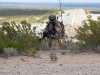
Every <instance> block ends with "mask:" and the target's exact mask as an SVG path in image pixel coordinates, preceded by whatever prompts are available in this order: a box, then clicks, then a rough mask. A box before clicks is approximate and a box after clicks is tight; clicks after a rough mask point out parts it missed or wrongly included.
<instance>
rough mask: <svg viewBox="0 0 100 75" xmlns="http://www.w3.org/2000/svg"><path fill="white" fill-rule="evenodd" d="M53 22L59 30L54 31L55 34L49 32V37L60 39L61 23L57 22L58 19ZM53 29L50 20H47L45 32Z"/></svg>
mask: <svg viewBox="0 0 100 75" xmlns="http://www.w3.org/2000/svg"><path fill="white" fill-rule="evenodd" d="M55 24H56V26H57V27H58V28H59V31H57V32H54V33H56V34H55V35H52V34H51V37H53V38H55V39H60V38H61V29H62V28H61V24H60V23H59V21H57V20H55ZM52 29H53V25H52V23H51V22H48V24H47V25H46V28H45V32H48V31H49V30H52Z"/></svg>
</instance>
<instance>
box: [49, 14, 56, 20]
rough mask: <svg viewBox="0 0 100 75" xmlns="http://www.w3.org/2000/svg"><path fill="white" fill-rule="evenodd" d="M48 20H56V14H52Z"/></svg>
mask: <svg viewBox="0 0 100 75" xmlns="http://www.w3.org/2000/svg"><path fill="white" fill-rule="evenodd" d="M48 18H49V20H55V19H56V16H55V15H54V14H50V15H49V17H48Z"/></svg>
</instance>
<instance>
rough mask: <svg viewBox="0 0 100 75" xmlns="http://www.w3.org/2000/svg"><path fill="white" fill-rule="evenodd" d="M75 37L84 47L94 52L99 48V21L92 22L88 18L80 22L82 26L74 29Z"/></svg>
mask: <svg viewBox="0 0 100 75" xmlns="http://www.w3.org/2000/svg"><path fill="white" fill-rule="evenodd" d="M76 32H77V37H76V39H78V40H79V42H81V43H82V44H84V46H87V47H88V48H91V49H92V50H96V48H97V47H98V46H100V19H99V18H98V19H97V21H96V20H92V19H91V17H89V18H88V19H87V20H85V21H83V22H82V26H80V27H78V28H77V29H76Z"/></svg>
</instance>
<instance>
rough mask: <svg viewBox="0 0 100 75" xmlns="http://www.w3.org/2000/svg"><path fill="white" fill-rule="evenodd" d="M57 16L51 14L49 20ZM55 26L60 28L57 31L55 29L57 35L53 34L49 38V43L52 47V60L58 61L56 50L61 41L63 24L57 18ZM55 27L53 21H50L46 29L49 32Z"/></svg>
mask: <svg viewBox="0 0 100 75" xmlns="http://www.w3.org/2000/svg"><path fill="white" fill-rule="evenodd" d="M52 17H53V18H52ZM51 18H52V19H54V18H55V15H50V16H49V20H51ZM54 22H55V26H56V27H57V28H59V32H58V31H57V32H56V31H54V33H55V35H53V34H51V35H50V37H49V38H48V45H49V47H50V59H51V61H56V60H57V56H56V50H57V47H58V43H59V42H58V41H59V38H60V35H59V33H60V31H61V30H60V28H61V25H60V23H59V22H58V21H57V20H56V19H55V21H54ZM52 28H53V25H52V22H51V21H50V22H49V24H48V25H47V26H46V28H45V31H46V32H48V30H52Z"/></svg>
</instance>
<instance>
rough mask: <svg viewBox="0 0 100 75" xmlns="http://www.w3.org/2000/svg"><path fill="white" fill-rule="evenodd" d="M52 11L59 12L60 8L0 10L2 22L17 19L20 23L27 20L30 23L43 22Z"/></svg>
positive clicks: (0, 22)
mask: <svg viewBox="0 0 100 75" xmlns="http://www.w3.org/2000/svg"><path fill="white" fill-rule="evenodd" d="M50 13H55V14H58V13H59V10H53V9H52V10H50V9H1V10H0V24H2V23H3V22H4V21H7V22H10V21H15V22H16V23H20V22H21V21H22V20H26V21H27V22H28V23H31V24H33V23H41V22H42V21H43V20H45V19H47V17H48V15H49V14H50Z"/></svg>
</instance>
